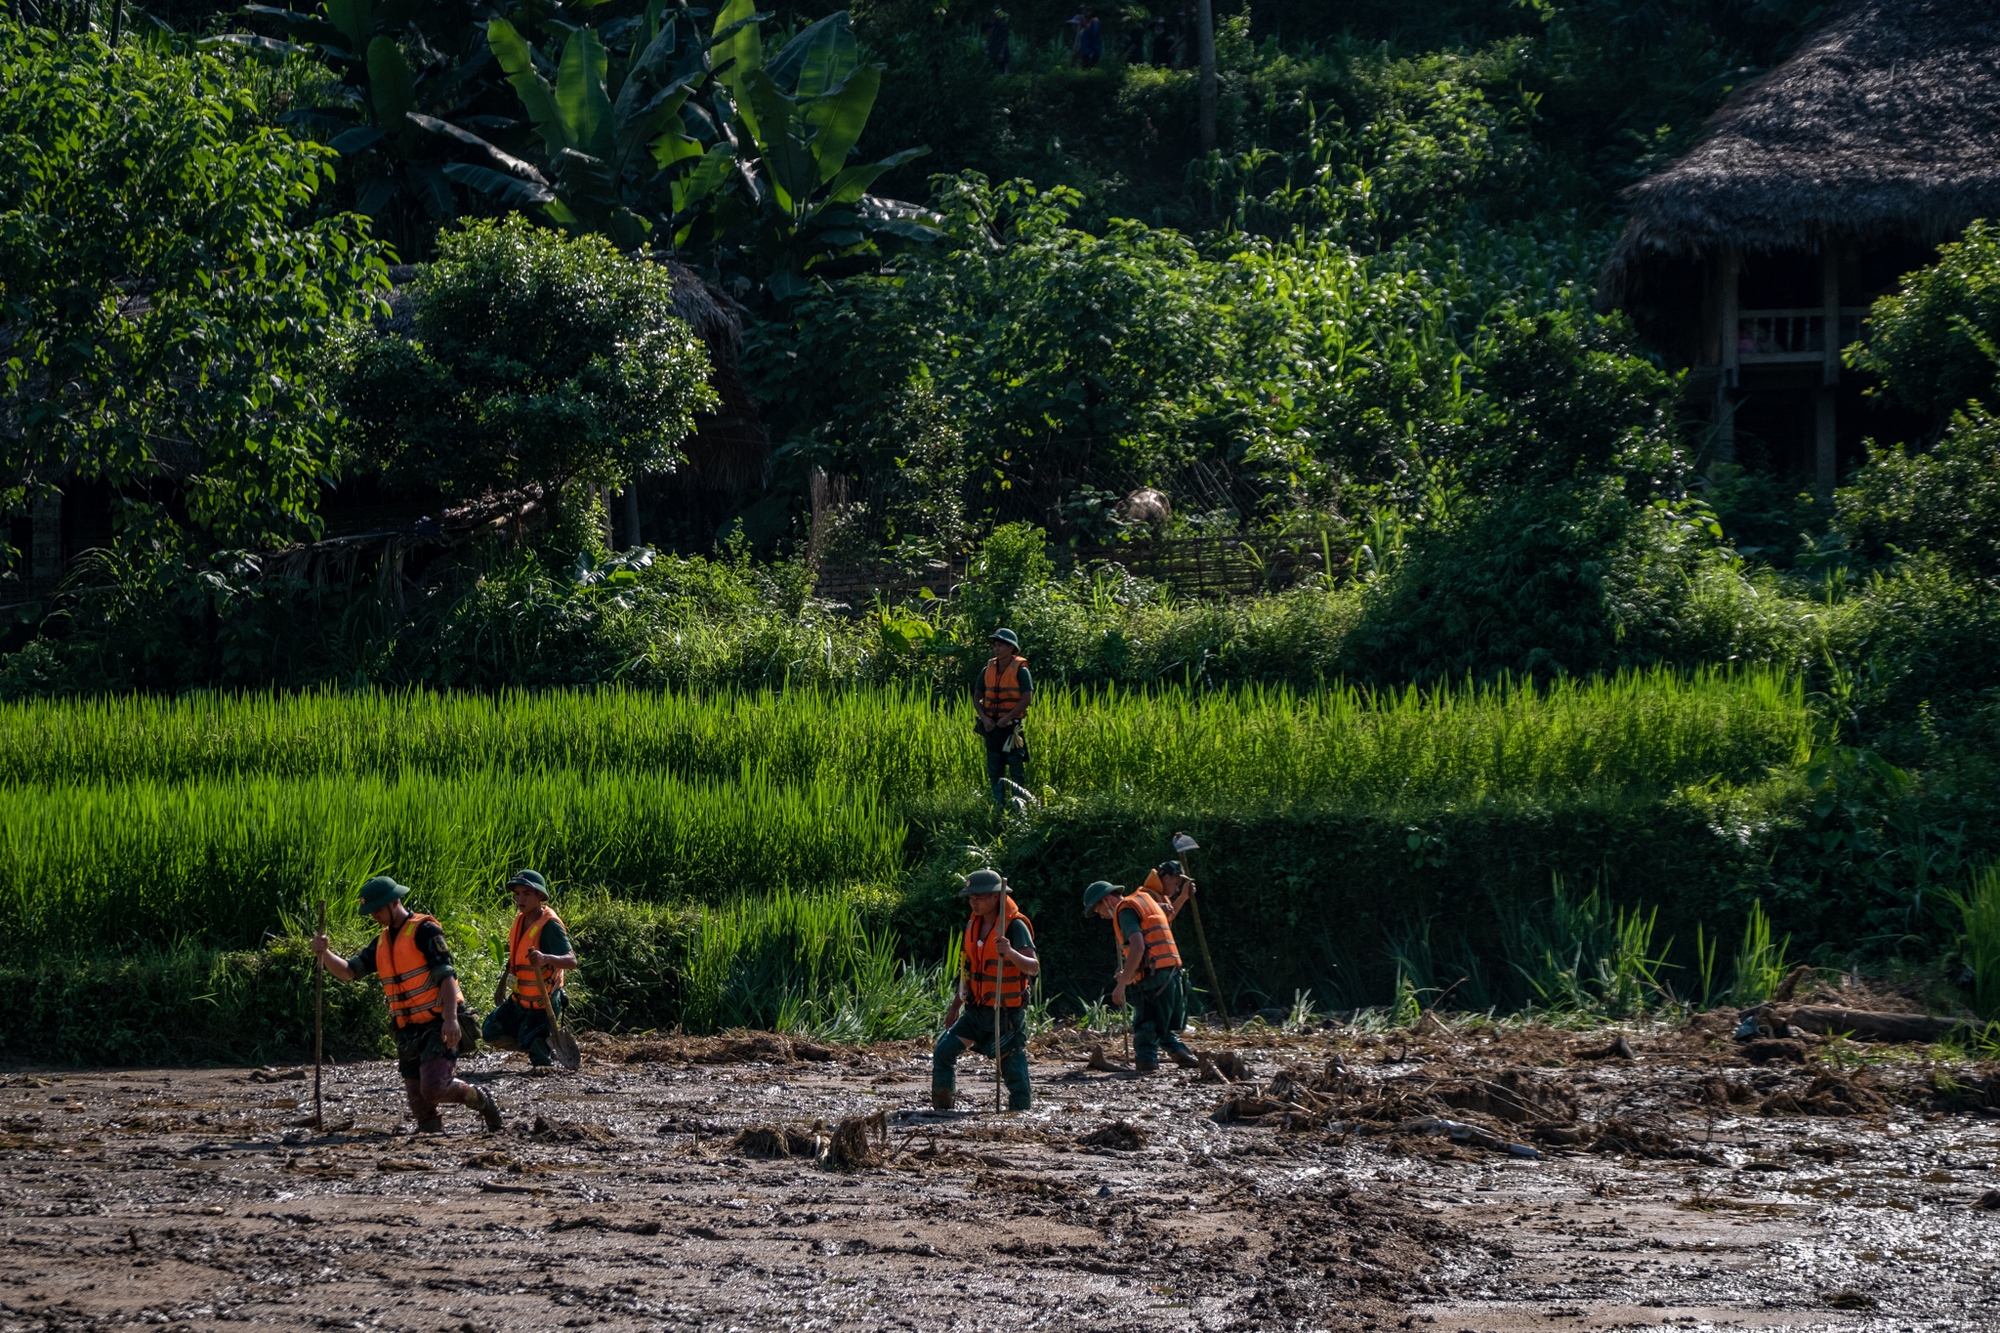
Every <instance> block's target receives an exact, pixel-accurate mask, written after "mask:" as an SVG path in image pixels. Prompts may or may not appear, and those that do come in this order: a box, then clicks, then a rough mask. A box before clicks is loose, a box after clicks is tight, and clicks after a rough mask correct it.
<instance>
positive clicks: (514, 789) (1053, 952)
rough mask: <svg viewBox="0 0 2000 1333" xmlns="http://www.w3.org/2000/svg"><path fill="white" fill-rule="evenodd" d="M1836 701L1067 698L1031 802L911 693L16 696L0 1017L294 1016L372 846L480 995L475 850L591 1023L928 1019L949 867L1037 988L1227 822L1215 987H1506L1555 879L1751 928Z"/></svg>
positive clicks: (282, 1039)
mask: <svg viewBox="0 0 2000 1333" xmlns="http://www.w3.org/2000/svg"><path fill="white" fill-rule="evenodd" d="M1818 736H1819V729H1818V727H1817V724H1816V723H1815V721H1814V719H1813V717H1812V714H1811V713H1810V711H1809V710H1808V709H1807V707H1806V706H1805V702H1804V700H1803V698H1802V696H1801V694H1800V691H1799V689H1798V688H1797V686H1796V685H1795V684H1792V683H1790V682H1787V681H1785V680H1783V679H1781V678H1779V677H1776V676H1773V675H1770V674H1765V673H1757V672H1750V673H1741V674H1734V675H1723V674H1710V675H1702V676H1698V677H1694V678H1680V677H1675V676H1671V675H1667V674H1659V675H1643V676H1627V677H1621V678H1619V679H1616V680H1610V681H1603V682H1595V683H1587V684H1574V685H1572V684H1561V685H1558V686H1556V687H1554V688H1553V689H1550V690H1548V691H1546V692H1543V693H1540V694H1537V693H1535V692H1532V691H1526V690H1516V689H1504V688H1503V689H1462V690H1456V691H1446V692H1443V693H1440V694H1435V695H1431V696H1419V695H1416V694H1414V693H1410V694H1398V695H1391V696H1370V695H1365V694H1361V693H1358V692H1354V691H1344V690H1328V691H1322V692H1316V693H1311V694H1294V693H1290V692H1287V691H1282V690H1256V689H1251V690H1243V691H1232V692H1216V693H1209V694H1202V695H1188V694H1178V693H1172V692H1168V693H1162V694H1155V695H1146V696H1131V695H1109V694H1107V695H1098V696H1093V697H1084V696H1078V695H1057V694H1051V695H1050V696H1049V697H1047V698H1045V699H1044V700H1043V701H1042V702H1041V703H1040V704H1039V705H1038V707H1037V710H1036V716H1035V719H1034V723H1033V728H1032V738H1033V746H1034V764H1033V767H1032V769H1031V780H1032V782H1033V784H1034V785H1035V786H1036V787H1037V789H1038V790H1039V791H1040V792H1041V794H1042V796H1043V799H1044V801H1045V805H1044V807H1043V808H1042V809H1040V810H1036V811H1032V812H1029V813H1027V814H1026V815H1023V816H1020V817H1016V818H1012V819H1007V820H1001V819H998V818H996V817H995V816H994V815H993V814H992V812H991V811H990V810H989V809H988V807H986V806H985V804H984V802H983V801H982V799H981V796H980V793H979V788H980V786H981V781H982V773H981V769H980V755H979V749H978V747H977V745H976V742H975V740H974V738H973V736H972V733H971V721H970V716H969V712H968V711H967V709H966V707H965V706H964V705H963V704H962V703H950V704H941V703H938V702H936V701H934V700H932V699H930V698H928V697H924V696H921V695H918V694H913V693H906V692H900V691H894V690H885V691H868V692H863V691H857V692H850V693H840V694H830V695H822V694H816V693H806V692H799V693H791V694H784V695H724V696H710V697H706V698H697V697H686V696H662V695H654V694H637V693H625V692H617V691H606V692H598V693H555V694H540V695H532V696H527V695H520V696H509V695H500V696H479V697H475V696H426V695H406V696H380V695H360V696H342V695H310V696H284V697H270V696H255V697H225V696H197V697H190V698H184V699H179V700H171V701H169V700H160V699H150V698H136V697H124V698H115V699H106V700H99V701H92V702H75V703H36V704H21V705H15V706H11V707H8V708H5V709H0V838H4V839H5V842H6V846H7V849H8V851H7V856H6V857H5V858H4V861H0V924H4V925H5V926H6V927H9V928H11V930H12V931H13V933H14V934H15V936H16V937H17V938H32V939H34V940H36V941H37V942H38V953H37V955H36V957H37V959H38V961H32V962H31V961H27V960H25V959H23V960H21V961H17V962H16V963H15V964H13V965H12V966H11V967H10V968H8V969H7V971H8V975H7V976H6V977H4V978H3V979H0V984H5V985H7V986H8V988H9V992H10V994H12V995H14V996H15V997H17V1001H18V1003H19V1004H20V1005H21V1006H22V1008H23V1009H24V1010H26V1011H27V1017H28V1020H29V1021H27V1022H26V1023H24V1024H21V1025H19V1026H18V1027H16V1028H14V1029H13V1030H11V1031H10V1032H8V1033H7V1034H5V1036H4V1038H0V1040H4V1043H5V1044H4V1046H3V1047H0V1050H4V1051H5V1053H6V1054H7V1055H10V1056H14V1057H16V1058H27V1057H34V1058H54V1059H76V1060H123V1059H158V1058H195V1059H199V1058H203V1057H204V1056H212V1057H218V1058H219V1057H221V1056H223V1055H232V1056H239V1057H240V1056H248V1055H258V1054H270V1053H274V1052H276V1051H278V1050H280V1049H284V1048H288V1047H295V1046H296V1044H297V1042H298V1041H299V1040H300V1038H301V1036H302V1034H303V1033H304V1032H306V1031H309V1028H308V1027H307V1026H306V1025H307V1024H308V1023H309V1017H310V1015H309V1009H307V1008H306V1006H307V1005H309V1003H310V1001H309V998H308V988H307V987H305V986H304V985H303V984H302V978H303V976H304V971H303V967H302V957H303V956H302V954H301V952H300V946H299V945H298V943H297V941H298V938H299V936H300V933H301V931H302V930H303V929H304V928H305V927H306V925H308V924H309V921H310V918H311V914H312V912H313V910H314V905H315V904H316V903H318V902H319V901H321V900H325V901H327V902H328V904H329V911H330V913H331V917H332V920H333V922H334V923H335V934H336V936H337V938H339V939H340V940H341V942H342V943H343V944H345V945H349V946H358V945H359V943H360V942H361V941H362V940H363V939H364V938H365V936H366V932H367V930H368V929H370V928H369V927H367V925H366V923H364V922H362V921H360V920H359V919H358V918H356V917H355V915H354V912H353V902H354V892H355V888H356V886H357V885H358V884H359V882H360V880H361V879H362V878H364V877H365V876H366V875H367V874H369V873H376V872H386V873H391V874H394V875H396V876H397V877H398V878H400V879H402V880H404V881H405V882H408V883H410V884H412V885H413V886H415V888H416V890H417V893H416V895H415V897H414V899H413V901H414V902H415V903H416V904H417V905H418V906H419V907H420V908H422V909H423V910H426V911H430V912H433V913H435V914H436V915H438V916H439V917H440V918H442V919H443V920H444V921H445V923H446V925H447V927H448V928H449V930H450V932H451V934H452V937H453V940H454V943H455V945H456V948H457V950H458V952H459V955H460V958H461V961H462V965H463V970H464V971H465V973H466V974H467V979H468V983H469V984H468V990H469V992H470V993H471V994H472V995H473V996H474V997H475V999H477V1000H482V1001H483V999H484V997H485V995H486V993H487V992H489V991H490V988H491V983H492V979H493V977H494V975H495V974H496V969H497V951H498V941H499V939H500V936H501V935H502V933H503V932H504V928H505V922H506V919H507V915H506V908H505V905H504V901H503V900H502V899H501V897H500V895H499V893H498V891H497V887H496V886H497V885H498V883H499V882H500V880H501V878H502V877H503V876H504V874H505V872H506V871H508V870H510V869H512V868H514V867H515V866H518V865H524V864H533V865H537V866H539V867H541V868H542V869H544V870H545V871H547V872H548V873H549V874H551V876H552V877H554V878H555V880H556V881H557V882H558V884H559V885H560V886H561V888H562V892H563V896H562V898H561V899H560V900H559V904H558V905H559V907H561V908H562V909H563V910H564V911H565V913H566V915H567V916H568V918H569V919H570V920H571V922H572V924H573V925H574V926H575V927H576V928H577V931H578V934H579V936H580V937H581V938H582V940H583V942H584V944H585V948H586V956H587V957H588V958H590V959H591V966H590V968H589V970H588V972H587V974H586V976H585V978H584V981H585V990H586V991H587V992H588V994H589V999H588V1000H587V1001H586V1003H585V1005H584V1007H583V1009H582V1010H580V1013H581V1014H582V1015H583V1016H584V1018H585V1021H590V1022H596V1023H600V1024H603V1025H607V1026H622V1027H646V1026H654V1025H666V1024H671V1023H676V1022H679V1023H685V1024H686V1025H687V1026H689V1027H691V1028H709V1027H715V1026H721V1025H728V1024H732V1023H759V1024H770V1023H777V1022H781V1021H783V1022H802V1023H807V1024H810V1025H812V1026H816V1027H819V1028H821V1029H831V1030H836V1031H839V1032H841V1033H844V1034H847V1035H854V1036H860V1035H870V1034H878V1035H879V1034H885V1033H888V1032H900V1031H904V1030H915V1029H917V1028H921V1026H922V1025H923V1023H924V1022H925V1021H926V1019H927V1016H928V1014H929V1009H930V1006H931V1004H932V1003H933V997H934V996H935V994H936V992H937V989H938V986H939V968H938V965H937V961H936V960H938V959H939V958H940V957H942V956H943V955H944V953H945V950H946V941H947V939H948V938H949V935H950V932H951V929H952V927H953V925H954V924H955V922H956V921H957V920H958V908H957V904H956V902H955V900H954V899H953V898H952V896H951V885H952V882H953V877H954V876H955V875H956V874H957V873H959V872H961V871H963V870H965V869H969V868H971V867H972V866H974V865H976V864H979V863H980V862H981V860H982V859H986V858H990V859H991V860H992V861H993V862H994V863H995V864H998V865H1000V866H1001V867H1002V868H1004V869H1006V870H1007V871H1008V873H1009V874H1010V876H1012V878H1013V879H1014V881H1015V883H1016V885H1017V886H1018V893H1019V896H1020V898H1021V900H1022V902H1023V905H1024V906H1025V907H1026V909H1027V910H1028V911H1029V912H1030V913H1031V914H1032V915H1033V916H1034V917H1035V919H1036V921H1037V923H1038V928H1039V933H1040V937H1041V939H1042V941H1043V945H1044V953H1045V956H1046V959H1047V965H1048V971H1047V974H1046V975H1047V977H1048V981H1049V989H1050V991H1051V993H1052V994H1070V995H1075V996H1081V997H1083V998H1093V997H1094V996H1095V995H1096V993H1097V992H1098V990H1099V989H1101V977H1100V975H1099V974H1100V973H1101V972H1102V971H1103V970H1104V968H1105V966H1106V963H1107V961H1108V952H1109V944H1108V942H1107V941H1105V940H1104V939H1103V938H1102V937H1101V933H1102V927H1098V928H1097V929H1095V930H1092V929H1089V928H1088V927H1087V926H1086V924H1085V923H1084V922H1083V921H1082V920H1081V919H1080V917H1079V915H1078V913H1077V911H1076V908H1075V902H1076V897H1077V893H1078V891H1079V890H1080V889H1081V887H1082V885H1083V884H1084V883H1085V882H1087V881H1088V880H1090V879H1092V878H1096V877H1099V876H1106V877H1109V878H1112V879H1115V880H1120V881H1124V882H1132V881H1133V880H1134V879H1135V878H1136V877H1137V876H1139V875H1141V874H1143V871H1144V867H1145V866H1146V865H1147V864H1148V863H1149V862H1150V861H1152V860H1155V859H1158V858H1159V857H1160V856H1163V855H1165V854H1166V852H1165V840H1166V838H1167V836H1168V835H1169V834H1170V833H1171V832H1172V831H1173V830H1174V829H1176V828H1186V829H1187V830H1188V831H1190V832H1192V833H1194V834H1195V835H1196V836H1197V837H1199V838H1200V839H1201V840H1202V842H1203V843H1204V845H1205V847H1206V848H1207V849H1208V850H1205V851H1204V852H1203V853H1201V854H1198V856H1197V857H1196V865H1195V869H1196V870H1197V871H1198V872H1199V873H1200V874H1201V876H1202V878H1203V879H1204V881H1205V883H1206V885H1207V887H1206V889H1205V891H1204V898H1203V902H1204V908H1205V912H1206V916H1207V919H1208V924H1209V933H1210V938H1211V942H1212V943H1213V944H1214V945H1215V947H1216V950H1217V953H1218V955H1219V957H1218V961H1219V962H1220V963H1221V964H1222V968H1223V971H1224V978H1225V979H1224V984H1225V986H1227V987H1229V988H1230V989H1231V991H1232V995H1233V999H1234V1002H1235V1003H1237V1004H1239V1005H1241V1004H1244V1003H1248V1002H1252V1001H1268V1000H1271V999H1281V1000H1289V999H1290V998H1291V995H1292V992H1293V990H1294V989H1295V988H1297V987H1300V986H1312V987H1314V988H1315V989H1316V991H1317V992H1318V994H1319V995H1320V997H1321V999H1322V1000H1323V1001H1325V1002H1333V1001H1342V1002H1346V1003H1359V1002H1365V1001H1376V1000H1382V999H1387V998H1389V996H1390V993H1391V992H1392V991H1393V989H1394V988H1395V986H1396V985H1397V979H1398V977H1399V976H1400V977H1401V979H1402V982H1403V983H1405V984H1406V986H1407V985H1429V984H1433V982H1434V981H1436V980H1444V981H1449V980H1450V978H1445V977H1443V976H1442V973H1443V972H1444V971H1447V970H1451V969H1453V968H1458V969H1459V970H1467V969H1469V970H1470V971H1472V972H1473V973H1476V974H1477V976H1476V982H1477V987H1483V988H1484V990H1485V991H1488V992H1490V998H1491V999H1492V1001H1493V1002H1506V1001H1508V1000H1510V999H1512V1000H1519V999H1522V998H1526V997H1527V996H1526V993H1525V992H1524V990H1523V984H1524V983H1522V982H1520V981H1519V979H1518V978H1513V977H1512V971H1511V969H1510V968H1508V967H1507V966H1506V963H1505V961H1504V960H1505V958H1506V956H1508V950H1509V949H1510V948H1513V947H1515V945H1516V944H1518V938H1517V937H1520V938H1525V937H1523V936H1521V934H1520V931H1519V930H1518V929H1516V926H1517V925H1518V923H1519V921H1521V920H1524V919H1526V918H1527V917H1528V916H1532V915H1533V914H1534V913H1536V912H1540V911H1544V908H1543V907H1542V906H1539V904H1543V900H1545V899H1547V898H1548V895H1549V891H1550V885H1551V882H1552V877H1553V876H1558V875H1560V876H1566V877H1568V879H1569V880H1570V882H1571V883H1573V884H1581V883H1601V884H1602V885H1603V886H1604V888H1605V890H1606V893H1607V895H1608V896H1609V897H1613V898H1616V899H1618V900H1619V901H1621V902H1637V901H1645V902H1647V903H1650V904H1653V905H1657V906H1659V907H1660V908H1661V909H1662V914H1661V915H1662V920H1661V933H1662V941H1664V936H1665V934H1667V933H1669V932H1673V931H1676V930H1678V929H1679V928H1680V927H1682V926H1683V925H1684V926H1685V927H1686V928H1687V929H1686V930H1685V931H1684V932H1683V933H1685V934H1686V936H1687V939H1688V940H1689V941H1690V942H1691V940H1692V926H1693V924H1694V923H1695V922H1698V921H1708V922H1711V923H1717V924H1728V923H1731V922H1733V923H1737V924H1740V922H1741V921H1742V920H1743V916H1744V913H1745V912H1746V911H1747V909H1748V905H1749V902H1750V899H1751V898H1752V897H1753V896H1755V895H1757V894H1758V893H1759V892H1760V890H1761V889H1762V888H1764V887H1765V884H1766V881H1767V880H1768V878H1769V875H1770V863H1771V859H1772V856H1773V849H1774V840H1777V839H1779V838H1781V837H1782V833H1783V829H1784V824H1785V811H1786V809H1787V807H1788V806H1789V805H1791V804H1794V803H1796V801H1797V789H1798V781H1797V778H1796V776H1795V774H1796V773H1797V771H1798V770H1799V768H1800V767H1801V766H1802V765H1803V764H1805V763H1806V762H1807V761H1808V759H1809V758H1810V756H1811V754H1812V753H1813V751H1814V748H1815V746H1816V745H1817V744H1818ZM1537 919H1539V918H1537ZM1091 924H1093V925H1094V924H1095V923H1091ZM1787 924H1788V923H1787ZM899 960H900V961H899ZM912 960H915V961H912ZM1425 967H1429V968H1431V969H1432V970H1433V971H1434V972H1435V973H1436V974H1437V975H1436V976H1435V977H1433V976H1425V975H1419V973H1420V972H1421V970H1422V969H1423V968H1425ZM1454 975H1456V974H1454ZM332 989H333V991H334V992H336V993H337V994H338V996H339V1001H338V1003H339V1005H340V1015H341V1017H340V1018H339V1020H338V1021H337V1023H336V1024H335V1030H336V1031H337V1032H338V1033H339V1034H340V1036H341V1040H342V1042H343V1044H344V1045H345V1046H346V1047H347V1048H348V1049H355V1048H358V1047H361V1046H365V1045H367V1044H368V1043H369V1042H370V1041H371V1040H372V1034H373V1033H374V1032H376V1031H378V1030H379V1029H378V1028H377V1027H376V1026H375V1024H376V1022H377V1021H378V1020H377V1019H376V1018H375V1016H374V1008H375V1005H376V1001H375V999H374V997H373V995H372V993H371V991H370V990H369V989H368V988H363V987H343V986H338V985H336V986H334V987H333V988H332ZM1461 994H1462V995H1463V992H1461ZM1473 998H1477V997H1473Z"/></svg>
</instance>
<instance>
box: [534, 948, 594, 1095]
mask: <svg viewBox="0 0 2000 1333" xmlns="http://www.w3.org/2000/svg"><path fill="white" fill-rule="evenodd" d="M535 975H536V976H537V977H539V978H541V982H542V1003H544V1004H546V1005H547V1006H548V1007H549V1025H550V1026H549V1057H550V1058H551V1059H553V1060H554V1061H555V1062H556V1063H557V1064H558V1065H560V1066H562V1067H563V1068H564V1069H566V1070H568V1071H569V1072H570V1073H572V1074H574V1073H575V1072H576V1071H577V1070H579V1069H581V1068H583V1052H582V1051H579V1050H578V1049H577V1048H576V1038H575V1037H572V1036H570V1035H569V1029H568V1028H565V1027H564V1026H563V1020H562V1010H561V1009H560V1008H559V1007H557V1005H556V988H555V987H554V986H551V985H550V984H549V973H548V969H546V968H541V967H538V968H536V969H535Z"/></svg>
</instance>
